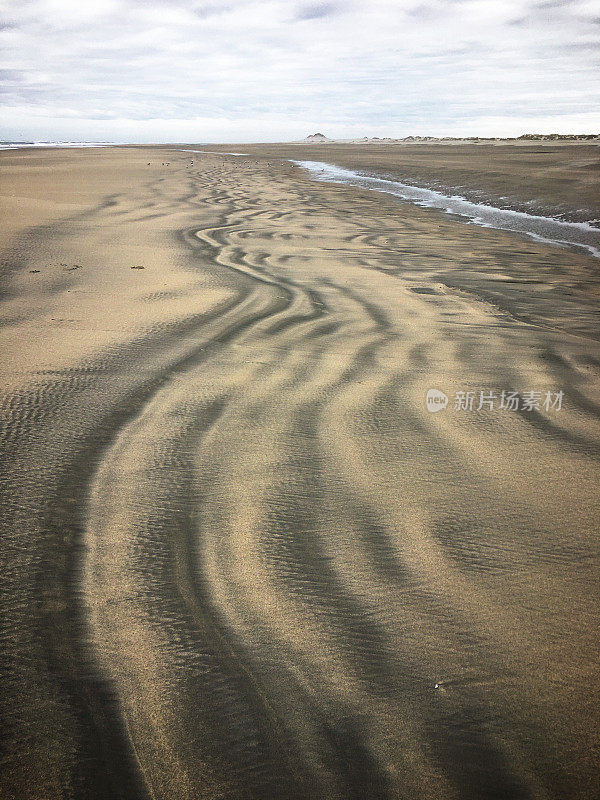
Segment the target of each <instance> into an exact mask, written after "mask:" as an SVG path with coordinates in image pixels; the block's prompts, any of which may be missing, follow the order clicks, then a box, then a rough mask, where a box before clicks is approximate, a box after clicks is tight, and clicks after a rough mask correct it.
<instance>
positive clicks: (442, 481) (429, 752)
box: [0, 148, 600, 800]
mask: <svg viewBox="0 0 600 800" xmlns="http://www.w3.org/2000/svg"><path fill="white" fill-rule="evenodd" d="M192 159H193V165H192V163H191V162H192ZM148 162H150V163H148ZM0 169H1V172H0V175H2V182H3V183H2V192H1V193H2V195H3V203H4V207H6V208H7V209H8V211H9V212H10V214H11V217H10V221H11V224H10V227H9V228H7V229H6V230H5V234H4V244H5V250H4V255H3V276H4V277H3V293H2V303H1V305H0V314H1V316H0V321H1V322H2V327H1V328H0V337H1V347H2V352H3V354H4V358H3V366H2V393H1V395H0V401H1V403H0V404H1V408H2V429H1V430H2V433H1V436H2V438H1V455H2V462H1V467H2V473H1V474H2V478H1V479H2V489H3V499H2V505H1V510H2V527H1V529H0V534H1V536H2V548H1V553H2V559H3V565H2V571H1V573H0V574H1V581H2V594H1V599H2V605H3V608H2V615H1V616H0V658H1V662H0V678H1V687H0V690H1V694H0V715H1V717H2V719H3V729H4V745H3V753H2V757H1V758H2V760H1V762H0V763H1V777H0V796H2V798H4V797H6V798H19V800H21V798H22V799H23V800H25V799H26V798H31V800H34V799H35V800H41V798H44V800H45V799H46V798H52V800H54V798H76V799H77V800H79V798H90V799H91V798H94V799H96V798H111V800H112V798H119V797H120V798H126V799H127V800H135V798H165V800H180V799H183V798H186V799H187V798H189V800H192V798H194V799H197V798H207V800H208V798H211V799H213V798H222V799H223V800H230V799H231V800H242V799H243V800H249V798H255V799H256V800H292V799H293V800H330V799H331V800H348V799H349V798H356V800H362V799H363V798H365V799H366V798H423V800H444V799H445V798H452V799H455V800H459V799H461V798H467V799H469V800H470V799H471V798H472V799H473V800H480V799H481V798H486V799H487V798H490V799H491V798H496V799H498V800H500V798H502V799H503V800H504V799H506V800H517V799H518V798H556V799H557V800H565V798H590V799H591V798H596V797H597V796H598V793H599V791H600V785H599V775H600V768H599V766H598V749H599V735H598V730H599V727H598V722H599V714H598V707H599V706H598V701H599V693H600V688H599V687H600V681H599V680H598V678H599V671H598V655H599V653H598V651H599V644H598V641H599V639H598V616H599V614H598V600H599V598H598V585H599V584H598V579H599V577H600V575H599V572H600V557H599V552H598V520H599V519H600V514H599V510H600V509H599V508H598V506H599V492H598V489H599V475H600V471H599V468H598V455H599V451H600V425H599V419H598V418H599V409H600V380H599V377H600V329H599V327H598V305H597V301H598V296H599V286H600V279H599V266H598V261H597V260H595V259H593V258H589V257H586V256H583V255H579V254H574V253H569V252H568V251H564V250H559V249H554V248H550V247H546V246H543V245H538V244H536V243H533V242H531V241H526V240H524V239H521V238H518V237H516V236H513V235H511V234H508V233H503V232H500V231H491V230H485V229H481V228H476V227H475V226H468V225H464V224H461V223H459V222H456V221H454V220H452V219H450V218H448V217H447V216H444V215H443V214H440V213H438V212H435V211H431V210H424V209H419V208H414V207H411V206H410V205H405V204H400V203H398V202H397V201H395V200H394V199H393V198H390V197H386V196H384V195H381V194H376V193H369V192H368V191H366V190H358V189H354V188H350V187H344V186H336V185H328V184H324V183H317V182H312V181H311V180H310V178H309V177H308V175H306V174H305V173H303V172H302V171H301V170H300V169H298V168H296V167H294V166H292V165H291V164H289V163H284V162H280V161H278V160H276V159H271V160H269V158H267V157H262V156H260V154H259V155H255V156H253V157H248V158H241V157H237V158H236V157H232V156H220V155H210V154H193V155H190V154H186V153H181V152H171V151H167V150H160V149H151V148H147V149H142V148H138V149H116V150H110V151H108V150H106V151H86V152H70V153H64V152H61V153H58V152H54V153H46V154H43V153H39V152H36V153H26V152H25V151H22V152H19V153H14V152H13V153H3V154H1V157H0ZM32 187H35V191H32ZM429 388H437V389H440V390H442V391H444V392H446V393H447V394H448V395H449V397H450V398H451V400H450V404H449V406H448V408H447V409H446V411H443V412H440V413H436V414H432V413H429V412H428V411H427V409H426V406H425V395H426V392H427V390H428V389H429ZM480 388H485V389H488V388H489V389H492V390H495V391H496V392H497V393H500V391H501V390H502V389H504V390H514V391H518V392H522V393H523V392H526V391H529V390H535V391H541V392H545V391H552V392H556V391H559V390H563V391H564V400H563V407H562V409H561V410H560V411H558V410H556V409H553V410H550V411H547V412H546V411H544V409H543V408H542V409H541V410H539V411H533V412H526V411H512V412H511V411H498V410H494V411H490V410H485V409H484V410H481V411H479V412H478V411H473V412H460V411H455V410H453V407H452V406H453V397H454V394H455V392H457V391H463V390H476V391H479V389H480Z"/></svg>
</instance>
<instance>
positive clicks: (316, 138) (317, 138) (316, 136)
mask: <svg viewBox="0 0 600 800" xmlns="http://www.w3.org/2000/svg"><path fill="white" fill-rule="evenodd" d="M304 141H305V142H328V141H329V139H328V138H327V136H325V135H324V134H323V133H311V135H310V136H307V137H306V139H305V140H304Z"/></svg>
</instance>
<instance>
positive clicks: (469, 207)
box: [292, 160, 600, 258]
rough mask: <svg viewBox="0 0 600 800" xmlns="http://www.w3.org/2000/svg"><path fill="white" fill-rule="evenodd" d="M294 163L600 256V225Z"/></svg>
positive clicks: (321, 174) (334, 179) (316, 172)
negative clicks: (497, 205) (499, 206)
mask: <svg viewBox="0 0 600 800" xmlns="http://www.w3.org/2000/svg"><path fill="white" fill-rule="evenodd" d="M292 163H293V164H297V165H298V166H299V167H303V168H304V169H307V170H308V171H309V172H310V173H311V175H313V177H315V178H316V179H317V180H322V181H329V182H332V183H345V184H349V185H351V186H360V187H362V188H366V189H372V190H374V191H377V192H385V193H386V194H391V195H394V197H399V198H400V199H402V200H408V201H410V202H411V203H415V204H416V205H419V206H424V207H426V208H437V209H440V210H441V211H445V212H446V213H448V214H456V215H458V216H460V217H464V218H465V219H466V221H468V222H470V223H472V224H474V225H481V226H482V227H484V228H495V229H497V230H505V231H514V232H515V233H521V234H525V235H526V236H529V237H531V238H532V239H535V240H536V241H540V242H545V243H547V244H552V245H558V246H560V247H574V248H582V249H584V250H586V251H587V252H589V253H591V254H592V255H593V256H595V257H596V258H600V228H596V227H595V226H594V225H592V224H591V222H565V221H563V220H559V219H555V218H554V217H542V216H539V215H537V214H527V213H525V212H523V211H512V210H511V209H507V208H496V207H495V206H491V205H487V204H485V203H473V202H471V201H470V200H467V199H466V198H465V197H461V196H460V195H446V194H443V193H442V192H438V191H435V190H434V189H425V188H423V187H421V186H412V185H410V184H408V183H402V182H401V181H392V180H387V179H385V178H375V177H372V176H370V175H361V174H360V173H358V172H355V171H354V170H350V169H344V168H343V167H337V166H335V164H327V163H325V162H322V161H294V160H292Z"/></svg>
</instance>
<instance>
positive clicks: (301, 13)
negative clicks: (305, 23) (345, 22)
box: [295, 3, 340, 20]
mask: <svg viewBox="0 0 600 800" xmlns="http://www.w3.org/2000/svg"><path fill="white" fill-rule="evenodd" d="M339 11H340V7H339V5H338V4H337V3H314V4H313V5H305V6H302V7H301V8H299V9H298V10H297V12H296V14H295V19H298V20H309V19H322V18H323V17H330V16H332V15H333V14H337V13H339Z"/></svg>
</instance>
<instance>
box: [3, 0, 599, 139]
mask: <svg viewBox="0 0 600 800" xmlns="http://www.w3.org/2000/svg"><path fill="white" fill-rule="evenodd" d="M0 9H1V13H0V43H1V45H0V46H1V54H0V83H1V91H2V103H1V104H0V138H2V139H34V140H35V139H38V140H39V139H44V140H54V139H60V140H65V139H67V140H68V139H71V140H86V139H87V140H97V141H99V140H109V141H146V142H148V141H156V142H159V141H186V142H202V141H223V142H227V141H229V142H243V141H277V140H289V139H299V138H303V137H305V136H306V135H307V134H309V133H315V132H316V131H320V132H322V133H324V134H326V135H328V136H331V137H334V138H341V137H347V138H350V137H355V136H363V135H366V136H393V137H400V136H406V135H408V134H432V135H469V134H480V135H482V136H486V135H519V134H521V133H524V132H528V131H536V132H554V131H557V132H559V133H567V132H569V133H570V132H575V133H577V132H597V131H600V111H599V109H600V91H599V75H600V70H599V69H598V60H599V59H598V52H599V51H598V42H599V39H600V36H599V33H600V9H599V5H598V0H581V2H580V1H579V0H572V1H569V0H537V2H533V1H532V0H439V1H438V0H422V2H419V0H331V2H327V1H325V2H319V1H318V0H316V1H315V2H310V0H308V1H307V2H296V1H295V0H170V2H162V1H161V2H151V1H150V2H148V1H146V2H143V0H0Z"/></svg>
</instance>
